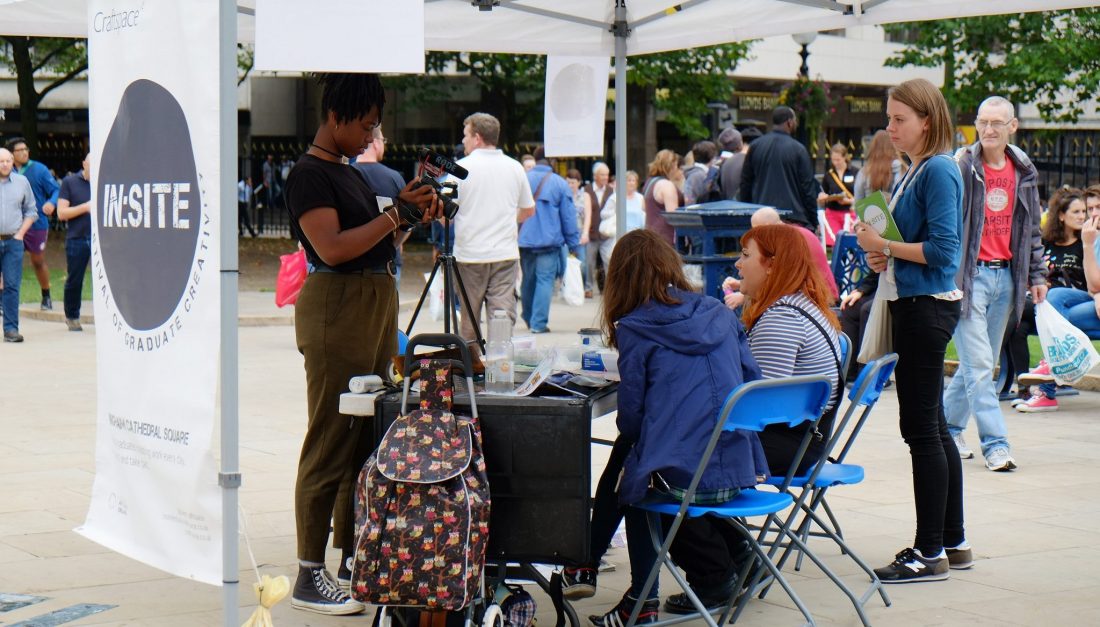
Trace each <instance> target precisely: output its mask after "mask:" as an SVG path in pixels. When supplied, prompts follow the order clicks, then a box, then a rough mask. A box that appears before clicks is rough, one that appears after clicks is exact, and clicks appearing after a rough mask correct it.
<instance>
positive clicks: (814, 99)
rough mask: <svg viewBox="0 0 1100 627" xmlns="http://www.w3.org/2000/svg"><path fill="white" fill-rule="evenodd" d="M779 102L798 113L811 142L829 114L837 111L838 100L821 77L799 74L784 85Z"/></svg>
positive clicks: (818, 133)
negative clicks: (791, 81)
mask: <svg viewBox="0 0 1100 627" xmlns="http://www.w3.org/2000/svg"><path fill="white" fill-rule="evenodd" d="M779 103H780V104H784V105H787V106H788V107H790V108H791V109H793V110H794V112H795V114H797V115H798V120H799V124H801V125H802V126H803V128H805V129H806V134H807V136H808V137H809V138H810V142H811V143H812V142H813V141H814V140H815V139H816V138H817V137H818V136H819V135H820V134H821V129H822V128H823V127H824V126H825V120H826V119H828V117H829V115H831V114H833V113H836V101H835V100H834V98H833V97H832V95H831V94H830V89H829V84H828V83H826V82H825V81H823V80H821V79H820V78H818V79H817V80H811V79H809V78H807V77H805V76H799V77H798V78H796V79H795V80H794V82H793V83H789V84H787V85H785V86H784V87H783V91H781V92H780V94H779Z"/></svg>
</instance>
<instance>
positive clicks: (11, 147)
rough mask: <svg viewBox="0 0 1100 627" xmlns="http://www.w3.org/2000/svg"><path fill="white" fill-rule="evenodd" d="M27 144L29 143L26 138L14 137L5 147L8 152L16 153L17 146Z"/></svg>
mask: <svg viewBox="0 0 1100 627" xmlns="http://www.w3.org/2000/svg"><path fill="white" fill-rule="evenodd" d="M25 143H27V139H26V138H25V137H12V138H11V139H9V140H8V143H7V144H5V146H6V147H7V149H8V150H10V151H12V152H15V146H16V145H17V144H25Z"/></svg>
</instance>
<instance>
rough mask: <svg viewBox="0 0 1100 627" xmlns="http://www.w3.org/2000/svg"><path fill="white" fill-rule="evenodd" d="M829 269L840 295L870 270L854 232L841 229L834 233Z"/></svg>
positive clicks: (845, 292) (850, 288)
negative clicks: (834, 238) (834, 239)
mask: <svg viewBox="0 0 1100 627" xmlns="http://www.w3.org/2000/svg"><path fill="white" fill-rule="evenodd" d="M830 269H831V270H832V271H833V279H834V280H835V281H836V289H837V291H838V292H839V293H840V295H841V296H844V295H845V294H847V293H848V292H851V291H852V290H854V289H856V286H858V285H859V281H860V279H862V278H863V277H864V276H866V275H867V274H868V273H870V272H871V267H870V266H869V265H867V256H866V255H865V254H864V253H863V249H862V248H860V247H859V240H858V239H857V238H856V234H855V233H849V232H848V231H841V232H840V233H837V234H836V241H835V242H834V243H833V259H832V262H831V263H830Z"/></svg>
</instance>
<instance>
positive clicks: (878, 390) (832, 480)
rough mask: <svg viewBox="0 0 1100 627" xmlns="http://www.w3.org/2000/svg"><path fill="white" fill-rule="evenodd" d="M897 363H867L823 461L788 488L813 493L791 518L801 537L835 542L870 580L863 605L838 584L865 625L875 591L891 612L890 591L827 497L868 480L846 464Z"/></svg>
mask: <svg viewBox="0 0 1100 627" xmlns="http://www.w3.org/2000/svg"><path fill="white" fill-rule="evenodd" d="M897 360H898V356H897V355H896V354H894V353H890V354H888V355H884V356H883V357H880V358H878V359H876V360H874V361H872V362H871V363H869V364H867V366H866V367H865V368H864V369H863V371H862V372H861V373H860V375H859V376H858V377H857V378H856V380H855V383H854V384H853V385H852V389H851V391H850V392H849V393H848V401H849V402H848V408H847V410H846V411H845V412H844V414H843V416H842V417H841V419H840V421H839V422H838V423H837V424H836V425H835V428H834V432H833V434H832V435H831V437H830V438H829V442H828V443H827V444H826V446H825V449H824V451H823V453H822V457H821V459H819V460H818V462H817V463H816V465H815V466H812V467H811V468H810V470H809V471H808V472H806V473H804V474H802V475H798V476H795V477H792V478H791V481H790V484H789V488H798V489H799V490H800V495H799V496H805V495H806V494H807V493H808V494H809V498H802V499H800V500H799V502H800V507H799V509H798V510H796V511H793V512H791V515H790V518H789V519H788V524H789V525H791V526H792V527H797V534H798V536H799V537H800V538H801V539H802V540H803V541H807V540H808V539H809V537H810V536H811V535H813V536H818V537H828V538H831V539H832V540H833V541H834V542H836V543H837V545H838V546H839V547H840V549H841V552H842V553H844V554H846V555H848V556H849V557H850V558H851V559H852V561H854V562H855V563H856V565H858V566H859V567H860V568H861V569H862V570H863V572H864V573H866V574H867V577H868V578H869V579H870V581H871V583H870V585H869V586H868V588H867V590H866V591H864V593H863V594H862V595H860V596H859V597H858V602H857V598H856V597H855V595H854V593H852V592H851V590H850V589H849V588H848V587H847V586H845V585H844V584H842V583H839V582H838V585H840V586H841V587H842V588H843V589H844V592H845V594H846V595H847V596H848V597H849V598H850V599H852V601H853V603H854V604H855V605H856V611H857V613H858V614H859V616H860V619H861V620H863V622H864V624H865V625H866V624H868V621H867V618H866V616H865V615H864V613H863V606H864V605H865V604H866V603H867V601H868V600H869V599H870V598H871V597H872V596H874V594H875V592H878V594H879V595H880V596H881V597H882V601H883V603H885V604H886V606H887V607H889V606H890V598H889V596H888V595H887V594H886V589H885V588H884V587H883V585H882V582H881V581H880V580H879V578H878V577H877V576H876V575H875V572H874V570H873V569H872V568H871V567H870V566H869V565H868V564H867V563H866V562H864V561H863V560H862V559H861V558H860V557H859V555H858V554H856V553H855V552H854V551H853V550H852V549H851V547H849V546H848V544H847V543H846V542H845V541H844V536H843V533H842V531H841V529H840V523H839V522H837V519H836V516H835V515H834V514H833V511H832V509H831V508H830V507H829V504H828V502H827V501H826V500H825V494H826V491H827V490H828V489H829V488H831V487H834V486H838V485H855V484H857V483H860V482H861V481H863V478H864V470H863V467H862V466H859V465H856V464H846V463H844V459H845V458H846V457H847V456H848V452H849V451H850V450H851V448H852V445H853V444H854V443H855V439H856V436H857V435H859V432H860V430H861V429H862V428H863V425H864V423H866V421H867V418H868V416H869V415H870V413H871V410H872V409H873V408H874V406H875V404H876V403H877V402H878V399H879V397H880V396H881V394H882V390H883V388H884V387H885V385H886V382H887V381H888V380H889V379H890V375H891V374H892V373H893V371H894V366H895V365H896V364H897ZM857 412H858V413H859V418H858V420H857V421H856V424H855V425H854V426H853V427H852V429H851V430H850V431H846V430H847V426H848V424H849V423H850V422H851V420H852V418H853V417H854V416H855V415H856V413H857ZM842 440H843V441H844V444H843V446H842V447H841V451H840V453H838V454H837V456H836V457H835V461H832V460H830V458H829V453H830V452H831V451H832V450H834V449H835V448H836V447H837V446H838V445H839V444H840V442H841V441H842ZM768 483H769V484H771V485H776V486H778V487H780V488H782V486H781V485H780V483H779V482H777V481H776V480H775V478H771V479H769V481H768ZM819 507H820V508H822V509H824V511H825V514H826V516H827V517H828V519H829V520H828V522H826V521H825V520H823V519H822V518H821V517H820V516H819V515H818V514H817V509H818V508H819ZM796 520H797V521H798V524H797V525H795V524H794V522H795V521H796ZM811 525H816V526H817V527H818V529H820V531H812V530H811ZM792 550H794V547H792V546H791V545H789V544H788V545H786V547H785V550H784V552H783V555H782V556H781V557H780V559H779V561H778V562H777V566H778V567H779V568H780V569H781V568H782V567H783V565H784V564H786V562H787V559H788V558H789V557H790V553H791V551H792ZM802 558H803V555H802V554H801V551H800V554H799V556H798V560H797V561H796V564H795V570H800V569H801V567H802ZM766 594H767V589H766V588H765V589H764V590H763V591H762V592H761V594H760V596H761V597H763V596H764V595H766Z"/></svg>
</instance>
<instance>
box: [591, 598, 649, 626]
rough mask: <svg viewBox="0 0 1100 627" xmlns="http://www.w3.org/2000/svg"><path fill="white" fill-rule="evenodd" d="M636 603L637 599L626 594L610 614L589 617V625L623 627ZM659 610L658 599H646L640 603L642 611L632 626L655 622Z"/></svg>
mask: <svg viewBox="0 0 1100 627" xmlns="http://www.w3.org/2000/svg"><path fill="white" fill-rule="evenodd" d="M637 602H638V600H637V599H635V598H634V597H632V596H630V595H629V594H626V595H624V596H623V599H622V600H621V601H619V603H618V605H616V606H615V607H613V608H611V611H610V612H608V613H606V614H604V615H603V616H589V617H588V622H589V623H591V624H592V626H593V627H625V625H626V624H627V622H629V621H630V613H631V612H632V611H634V605H635V604H636V603H637ZM660 609H661V601H660V599H647V600H646V601H645V602H644V603H642V609H641V611H640V612H639V613H638V620H637V621H635V622H634V624H635V625H648V624H650V623H655V622H657V618H658V613H659V612H660Z"/></svg>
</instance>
